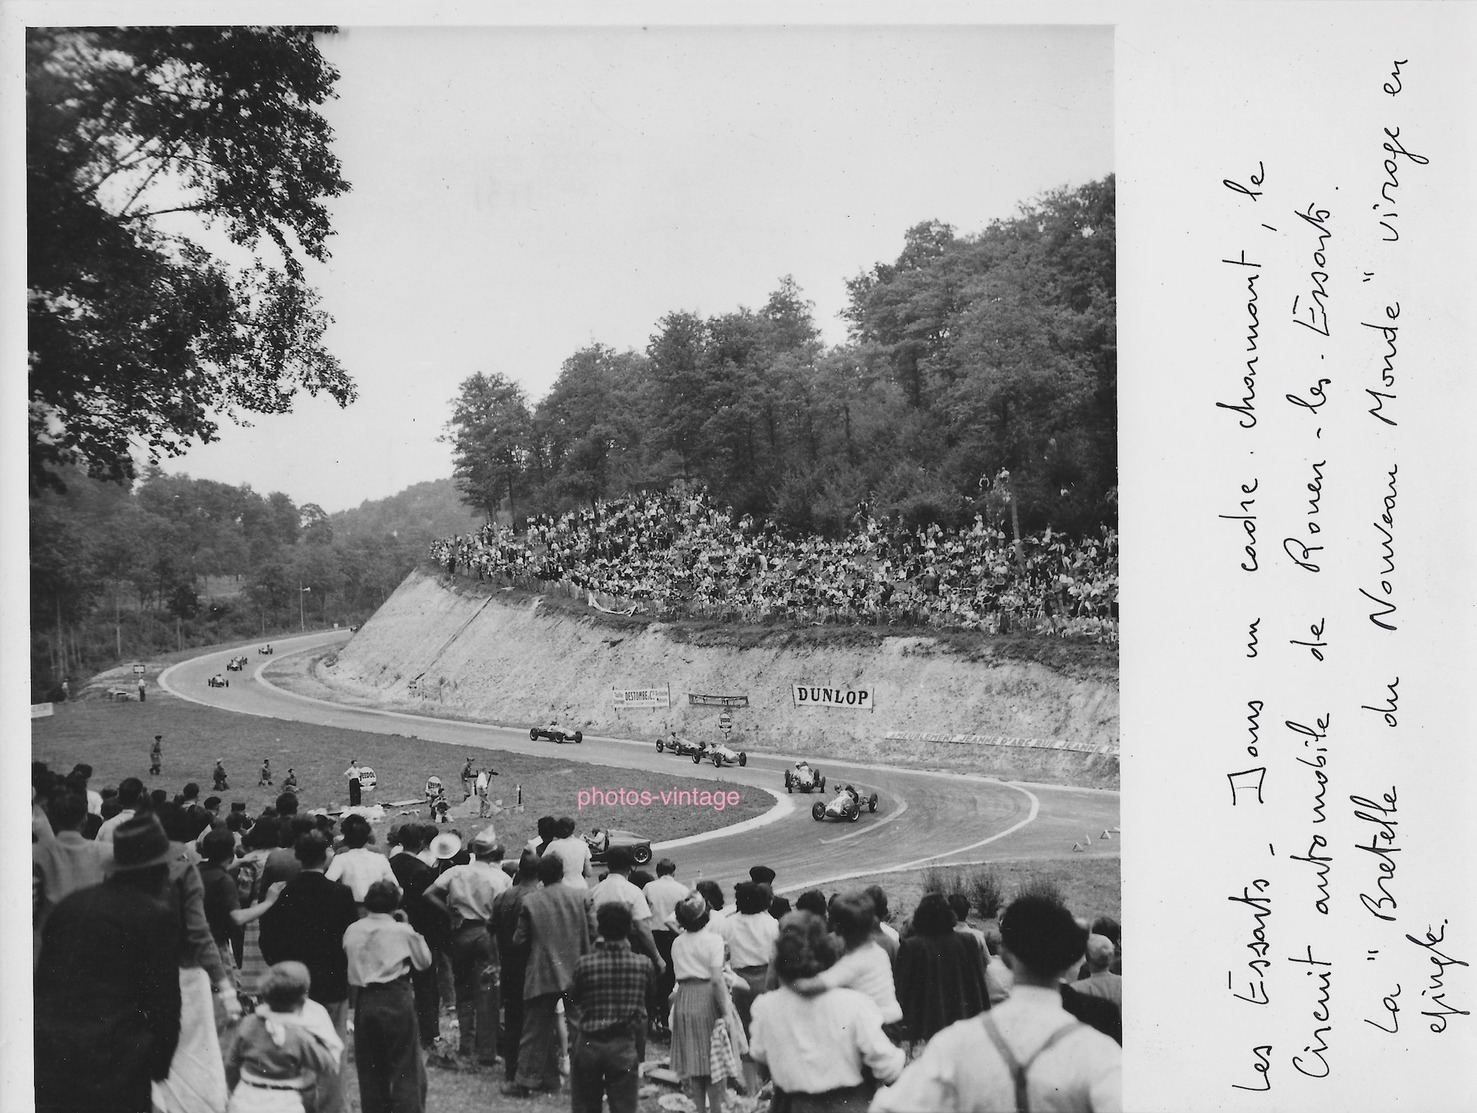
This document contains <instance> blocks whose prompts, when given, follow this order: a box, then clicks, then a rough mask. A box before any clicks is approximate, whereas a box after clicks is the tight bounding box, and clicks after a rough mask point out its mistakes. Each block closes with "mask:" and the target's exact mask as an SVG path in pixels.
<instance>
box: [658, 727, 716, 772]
mask: <svg viewBox="0 0 1477 1113" xmlns="http://www.w3.org/2000/svg"><path fill="white" fill-rule="evenodd" d="M656 752H657V753H659V754H676V755H677V756H678V757H690V758H692V760H693V764H696V763H698V762H700V761H702V760H703V757H704V756H705V755H706V754H707V752H708V744H707V743H706V742H693V741H692V740H691V739H687V738H678V737H677V732H676V731H675V730H674V731H673V732H672V736H671V737H670V738H658V739H657V740H656Z"/></svg>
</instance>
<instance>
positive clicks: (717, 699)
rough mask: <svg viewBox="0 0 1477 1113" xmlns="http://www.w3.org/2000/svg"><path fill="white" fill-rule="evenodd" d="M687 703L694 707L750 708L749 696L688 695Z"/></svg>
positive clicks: (693, 693) (690, 693) (691, 693)
mask: <svg viewBox="0 0 1477 1113" xmlns="http://www.w3.org/2000/svg"><path fill="white" fill-rule="evenodd" d="M687 702H688V703H689V704H690V705H691V706H693V707H748V706H749V697H748V696H702V695H698V694H697V693H696V692H689V693H687Z"/></svg>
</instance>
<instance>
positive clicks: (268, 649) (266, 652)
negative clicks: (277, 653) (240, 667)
mask: <svg viewBox="0 0 1477 1113" xmlns="http://www.w3.org/2000/svg"><path fill="white" fill-rule="evenodd" d="M257 652H258V653H259V654H261V655H262V656H264V657H270V656H271V655H272V646H271V644H270V643H268V644H267V645H263V646H258V647H257Z"/></svg>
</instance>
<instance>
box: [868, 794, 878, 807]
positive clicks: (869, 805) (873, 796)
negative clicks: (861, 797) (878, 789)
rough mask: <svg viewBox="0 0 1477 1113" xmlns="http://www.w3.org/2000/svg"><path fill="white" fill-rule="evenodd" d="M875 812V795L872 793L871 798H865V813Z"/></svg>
mask: <svg viewBox="0 0 1477 1113" xmlns="http://www.w3.org/2000/svg"><path fill="white" fill-rule="evenodd" d="M876 810H877V794H876V793H875V792H874V793H872V795H871V796H869V797H867V811H869V812H875V811H876Z"/></svg>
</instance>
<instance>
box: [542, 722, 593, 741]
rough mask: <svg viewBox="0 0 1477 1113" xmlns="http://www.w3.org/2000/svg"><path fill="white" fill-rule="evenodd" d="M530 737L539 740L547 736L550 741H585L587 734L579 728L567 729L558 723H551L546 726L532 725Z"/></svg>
mask: <svg viewBox="0 0 1477 1113" xmlns="http://www.w3.org/2000/svg"><path fill="white" fill-rule="evenodd" d="M528 737H529V738H531V739H533V741H535V742H537V741H538V740H539V739H540V738H547V739H548V740H549V741H550V742H583V741H584V740H585V735H584V732H583V731H579V730H565V729H564V728H563V727H561V726H559V724H558V723H550V724H549V725H548V726H546V727H531V728H530V729H529V731H528Z"/></svg>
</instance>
